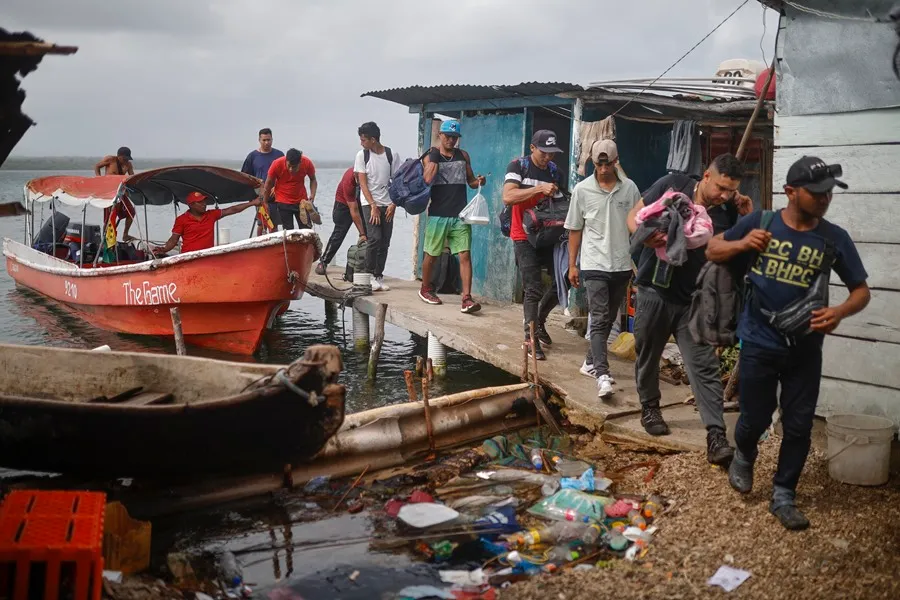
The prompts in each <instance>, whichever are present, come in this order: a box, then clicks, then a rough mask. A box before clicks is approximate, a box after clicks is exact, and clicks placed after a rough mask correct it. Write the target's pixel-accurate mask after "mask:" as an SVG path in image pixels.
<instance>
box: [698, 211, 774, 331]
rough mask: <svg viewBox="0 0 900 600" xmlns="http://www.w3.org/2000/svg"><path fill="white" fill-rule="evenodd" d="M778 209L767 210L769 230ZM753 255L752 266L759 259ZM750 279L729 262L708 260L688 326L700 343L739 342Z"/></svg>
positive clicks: (765, 226)
mask: <svg viewBox="0 0 900 600" xmlns="http://www.w3.org/2000/svg"><path fill="white" fill-rule="evenodd" d="M774 217H775V212H774V211H771V210H766V211H763V213H762V217H761V218H760V223H759V226H760V228H761V229H765V230H766V231H768V230H769V226H770V225H771V224H772V219H773V218H774ZM756 256H757V254H756V253H753V255H752V256H751V258H750V261H749V263H747V264H748V267H747V268H748V270H749V268H750V267H752V266H753V263H755V262H756ZM749 286H750V284H749V282H745V281H743V280H742V279H741V278H740V277H738V276H737V274H736V273H735V271H734V266H733V265H731V264H729V263H714V262H712V261H707V263H706V264H705V265H703V268H702V269H700V274H699V275H698V276H697V289H696V290H695V291H694V294H693V296H692V297H691V311H690V315H689V317H688V330H689V331H690V332H691V337H692V338H693V339H694V342H695V343H697V344H706V345H708V346H733V345H734V344H735V343H737V325H738V319H739V318H740V316H741V311H742V309H743V306H744V301H745V300H746V294H747V293H749V289H750V288H749Z"/></svg>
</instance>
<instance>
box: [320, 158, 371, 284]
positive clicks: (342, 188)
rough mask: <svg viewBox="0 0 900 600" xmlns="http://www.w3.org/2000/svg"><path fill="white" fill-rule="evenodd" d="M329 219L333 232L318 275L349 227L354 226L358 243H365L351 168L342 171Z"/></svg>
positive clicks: (364, 229)
mask: <svg viewBox="0 0 900 600" xmlns="http://www.w3.org/2000/svg"><path fill="white" fill-rule="evenodd" d="M331 219H332V221H333V222H334V231H332V232H331V237H330V238H328V244H326V245H325V250H324V251H323V252H322V258H321V259H320V260H319V264H318V265H316V273H317V274H318V275H324V274H325V268H326V267H327V266H328V264H329V263H330V262H331V261H332V259H333V258H334V257H335V255H336V254H337V253H338V250H340V248H341V244H343V243H344V239H345V238H346V237H347V233H349V232H350V226H351V225H356V230H357V231H358V232H359V241H360V242H363V241H366V226H365V225H364V224H363V218H362V213H361V212H360V210H359V182H358V181H357V179H356V173H354V172H353V167H350V168H349V169H347V170H346V171H344V176H343V177H341V182H340V183H339V184H338V186H337V191H336V192H335V194H334V210H333V211H332V213H331Z"/></svg>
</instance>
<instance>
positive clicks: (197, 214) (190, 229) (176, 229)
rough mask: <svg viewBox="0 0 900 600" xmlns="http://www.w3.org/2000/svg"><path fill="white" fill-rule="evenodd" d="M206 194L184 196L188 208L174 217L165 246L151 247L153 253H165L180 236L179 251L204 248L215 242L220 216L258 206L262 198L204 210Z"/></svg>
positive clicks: (193, 193) (195, 193) (194, 193)
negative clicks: (170, 235)
mask: <svg viewBox="0 0 900 600" xmlns="http://www.w3.org/2000/svg"><path fill="white" fill-rule="evenodd" d="M206 199H207V198H206V196H205V195H204V194H201V193H200V192H191V193H189V194H188V195H187V197H186V198H185V202H186V203H187V205H188V209H187V210H186V211H184V212H183V213H181V215H179V216H178V218H176V219H175V225H173V226H172V237H170V238H169V241H167V242H166V245H165V246H157V247H156V248H154V249H153V252H154V253H155V254H165V253H166V252H168V251H169V250H171V249H172V248H174V247H175V245H176V244H177V243H178V239H179V238H181V253H182V254H184V253H185V252H193V251H194V250H205V249H207V248H212V247H213V246H214V245H215V244H216V221H218V220H219V219H221V218H222V217H227V216H229V215H236V214H238V213H239V212H243V211H245V210H247V209H248V208H250V207H251V206H259V205H260V204H262V200H260V199H259V198H255V199H253V200H251V201H250V202H244V203H243V204H237V205H235V206H230V207H228V208H225V209H221V208H214V209H213V210H206Z"/></svg>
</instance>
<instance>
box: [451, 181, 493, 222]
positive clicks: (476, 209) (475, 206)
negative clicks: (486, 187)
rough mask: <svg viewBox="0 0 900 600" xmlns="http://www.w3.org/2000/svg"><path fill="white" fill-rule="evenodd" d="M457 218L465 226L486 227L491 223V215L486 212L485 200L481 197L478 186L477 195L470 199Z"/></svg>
mask: <svg viewBox="0 0 900 600" xmlns="http://www.w3.org/2000/svg"><path fill="white" fill-rule="evenodd" d="M459 218H460V219H462V222H463V223H466V224H467V225H487V224H488V223H490V221H491V215H490V213H489V212H488V205H487V199H486V198H485V197H484V196H482V195H481V186H480V185H479V186H478V193H477V194H475V197H474V198H472V201H471V202H469V203H468V204H467V205H466V207H465V208H464V209H462V212H460V213H459Z"/></svg>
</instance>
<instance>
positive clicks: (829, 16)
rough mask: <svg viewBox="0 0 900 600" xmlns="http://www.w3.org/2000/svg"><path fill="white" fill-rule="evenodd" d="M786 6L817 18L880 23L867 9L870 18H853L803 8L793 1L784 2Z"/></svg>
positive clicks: (786, 0) (784, 0)
mask: <svg viewBox="0 0 900 600" xmlns="http://www.w3.org/2000/svg"><path fill="white" fill-rule="evenodd" d="M782 1H783V2H784V3H785V4H787V5H788V6H790V7H791V8H793V9H795V10H799V11H800V12H805V13H807V14H810V15H815V16H817V17H823V18H825V19H840V20H843V21H864V22H867V23H873V22H876V21H878V19H876V18H875V17H874V16H872V13H871V12H870V11H869V9H866V12H867V13H869V16H868V17H851V16H850V15H839V14H837V13H833V12H828V11H826V10H819V9H816V8H809V7H808V6H803V5H802V4H798V3H796V2H792V1H791V0H782Z"/></svg>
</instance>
